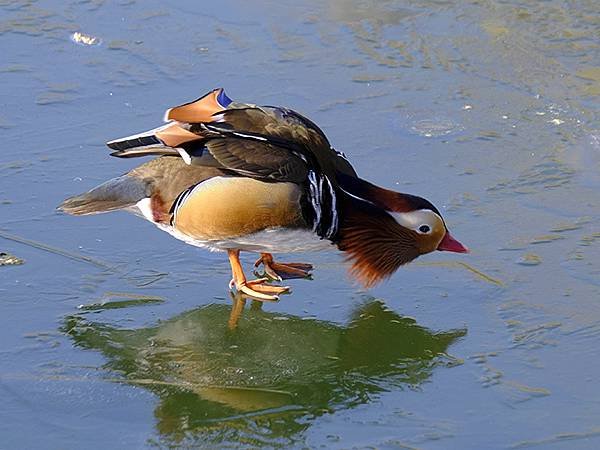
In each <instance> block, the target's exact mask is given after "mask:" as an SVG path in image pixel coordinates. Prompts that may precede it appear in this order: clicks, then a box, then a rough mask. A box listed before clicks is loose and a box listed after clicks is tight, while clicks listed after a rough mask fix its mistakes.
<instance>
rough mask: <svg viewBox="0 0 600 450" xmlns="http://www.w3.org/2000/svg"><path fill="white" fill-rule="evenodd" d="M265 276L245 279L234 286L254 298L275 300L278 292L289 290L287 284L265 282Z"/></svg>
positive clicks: (277, 297) (277, 298)
mask: <svg viewBox="0 0 600 450" xmlns="http://www.w3.org/2000/svg"><path fill="white" fill-rule="evenodd" d="M265 280H267V279H266V278H259V279H257V280H251V281H247V282H245V283H243V284H241V285H239V286H236V289H237V291H238V292H241V293H242V294H244V295H247V296H248V297H251V298H253V299H256V300H264V301H277V300H279V294H283V293H285V292H289V290H290V288H289V286H271V285H269V284H266V283H265Z"/></svg>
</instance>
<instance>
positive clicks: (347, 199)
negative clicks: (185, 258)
mask: <svg viewBox="0 0 600 450" xmlns="http://www.w3.org/2000/svg"><path fill="white" fill-rule="evenodd" d="M164 120H165V122H166V124H165V125H163V126H160V127H158V128H154V129H152V130H150V131H147V132H144V133H140V134H136V135H133V136H128V137H125V138H122V139H116V140H113V141H110V142H108V143H107V145H108V147H109V148H111V149H112V150H113V153H111V155H112V156H116V157H119V158H134V157H140V156H155V158H154V159H152V160H150V161H148V162H146V163H144V164H142V165H141V166H139V167H136V168H134V169H133V170H131V171H130V172H128V173H126V174H124V175H122V176H119V177H116V178H113V179H111V180H109V181H106V182H105V183H103V184H101V185H99V186H97V187H95V188H93V189H92V190H90V191H88V192H86V193H84V194H81V195H78V196H75V197H71V198H68V199H66V200H65V201H64V202H63V203H62V204H61V205H60V206H59V209H60V210H62V211H64V212H66V213H69V214H73V215H85V214H97V213H103V212H108V211H114V210H128V211H131V212H133V213H135V214H137V215H140V216H142V217H143V218H145V219H146V220H148V221H150V222H152V223H154V224H155V225H156V226H157V227H158V228H160V229H161V230H163V231H166V232H168V233H170V234H171V235H173V236H174V237H175V238H177V239H180V240H182V241H184V242H186V243H188V244H191V245H194V246H198V247H204V248H207V249H210V250H213V251H226V252H227V253H228V256H229V262H230V264H231V270H232V275H233V279H232V280H231V282H230V288H232V289H233V287H235V288H236V290H237V291H238V292H240V293H242V294H245V295H247V296H250V297H252V298H256V299H260V300H276V299H277V298H278V295H279V294H281V293H283V292H286V291H288V290H289V287H286V286H278V285H273V284H270V281H271V280H273V279H274V280H277V281H281V280H282V279H284V278H294V277H305V276H307V275H308V274H309V272H310V271H311V270H312V266H311V265H310V264H302V263H286V264H283V263H277V262H275V261H274V260H273V257H272V253H275V252H280V253H290V252H297V251H301V252H306V251H317V250H324V249H335V247H337V248H338V249H339V250H341V251H342V252H345V254H346V256H347V259H348V260H349V261H350V263H351V268H350V274H351V276H352V277H354V278H355V279H356V280H358V281H359V282H360V283H362V284H363V285H364V286H365V287H370V286H372V285H374V284H375V283H376V282H378V281H380V280H383V279H385V278H387V277H389V276H390V275H391V274H392V273H394V272H395V271H396V269H398V268H399V267H400V266H401V265H403V264H406V263H408V262H410V261H412V260H414V259H415V258H417V257H418V256H419V255H423V254H425V253H429V252H432V251H434V250H446V251H451V252H458V253H465V252H467V251H468V250H467V248H466V247H465V246H463V245H462V244H461V243H460V242H458V241H457V240H456V239H454V238H453V237H452V236H451V235H450V233H449V232H448V229H447V227H446V224H445V222H444V219H443V218H442V216H441V214H440V212H439V211H438V209H437V208H436V207H435V206H433V204H431V203H430V202H429V201H428V200H426V199H424V198H421V197H418V196H415V195H409V194H403V193H399V192H394V191H391V190H388V189H384V188H381V187H378V186H376V185H374V184H372V183H369V182H368V181H365V180H363V179H361V178H360V177H358V175H357V174H356V172H355V170H354V168H353V167H352V165H351V164H350V163H349V162H348V160H347V159H346V157H345V156H344V154H343V153H340V152H338V151H336V150H335V149H334V148H332V146H331V145H330V143H329V141H328V140H327V137H326V136H325V134H324V133H323V132H322V131H321V129H320V128H319V127H318V126H317V125H315V124H314V123H313V122H312V121H310V120H309V119H307V118H306V117H304V116H302V115H300V114H299V113H297V112H295V111H293V110H291V109H287V108H282V107H274V106H257V105H253V104H247V103H239V102H234V101H232V100H231V99H229V98H228V97H227V95H226V94H225V92H224V91H223V89H215V90H213V91H211V92H209V93H208V94H206V95H205V96H203V97H201V98H199V99H198V100H195V101H193V102H190V103H186V104H183V105H180V106H177V107H174V108H171V109H169V110H167V112H166V113H165V116H164ZM242 250H243V251H248V252H257V253H260V258H259V260H258V261H257V262H256V264H255V267H258V266H259V265H260V264H262V265H263V266H264V271H265V275H266V277H263V278H258V279H255V280H248V279H247V278H246V276H245V275H244V270H243V268H242V265H241V263H240V259H239V256H240V251H242Z"/></svg>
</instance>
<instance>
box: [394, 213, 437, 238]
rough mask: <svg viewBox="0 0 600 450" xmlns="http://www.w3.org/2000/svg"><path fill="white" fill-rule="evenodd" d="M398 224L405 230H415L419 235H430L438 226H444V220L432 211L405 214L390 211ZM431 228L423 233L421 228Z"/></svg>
mask: <svg viewBox="0 0 600 450" xmlns="http://www.w3.org/2000/svg"><path fill="white" fill-rule="evenodd" d="M388 214H390V215H391V216H392V217H393V218H394V219H395V220H396V222H398V224H399V225H401V226H403V227H404V228H408V229H410V230H415V231H416V232H417V233H419V234H429V233H431V232H432V231H433V230H435V229H436V228H437V227H438V226H443V223H444V222H443V221H442V218H441V217H440V216H439V215H438V214H436V213H435V212H433V211H432V210H430V209H419V210H417V211H410V212H405V213H399V212H391V211H388ZM423 226H426V227H429V230H428V231H425V232H424V231H421V230H420V228H421V227H423Z"/></svg>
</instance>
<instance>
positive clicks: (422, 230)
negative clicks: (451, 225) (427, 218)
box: [419, 225, 431, 234]
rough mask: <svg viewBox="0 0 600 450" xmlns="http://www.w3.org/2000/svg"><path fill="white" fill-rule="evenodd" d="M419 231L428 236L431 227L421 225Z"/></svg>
mask: <svg viewBox="0 0 600 450" xmlns="http://www.w3.org/2000/svg"><path fill="white" fill-rule="evenodd" d="M419 231H420V232H421V233H423V234H427V233H429V232H430V231H431V227H430V226H429V225H421V226H420V227H419Z"/></svg>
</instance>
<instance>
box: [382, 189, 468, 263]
mask: <svg viewBox="0 0 600 450" xmlns="http://www.w3.org/2000/svg"><path fill="white" fill-rule="evenodd" d="M396 194H398V195H399V196H402V197H406V194H399V193H396ZM410 197H412V200H413V201H414V200H417V202H418V206H415V207H414V208H415V209H412V210H407V208H406V206H405V205H404V204H401V205H400V207H399V208H394V205H393V204H392V205H391V209H387V208H386V212H387V213H388V214H389V215H390V216H392V218H393V219H394V220H395V221H396V222H397V223H398V225H400V226H401V227H402V228H404V229H406V230H410V231H411V232H413V233H414V234H413V238H414V240H415V245H416V248H417V249H418V250H419V254H420V255H424V254H426V253H430V252H433V251H435V250H440V251H447V252H455V253H468V252H469V249H468V248H467V247H465V246H464V245H463V244H461V243H460V242H459V241H457V240H456V239H454V237H452V235H451V234H450V232H449V231H448V228H447V227H446V223H445V222H444V219H443V218H442V215H441V214H440V212H439V211H438V210H437V208H436V207H435V206H433V205H432V204H431V203H429V201H428V200H426V199H424V198H421V197H415V196H412V195H411V196H410ZM424 203H427V204H424Z"/></svg>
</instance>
